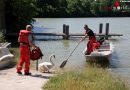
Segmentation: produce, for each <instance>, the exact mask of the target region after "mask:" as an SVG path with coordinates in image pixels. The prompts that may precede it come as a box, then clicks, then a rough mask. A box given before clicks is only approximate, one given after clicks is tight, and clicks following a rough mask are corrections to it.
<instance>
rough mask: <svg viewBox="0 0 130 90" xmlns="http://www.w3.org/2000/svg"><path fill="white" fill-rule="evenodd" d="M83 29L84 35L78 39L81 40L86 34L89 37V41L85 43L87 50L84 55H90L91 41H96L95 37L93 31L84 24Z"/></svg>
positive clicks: (91, 50)
mask: <svg viewBox="0 0 130 90" xmlns="http://www.w3.org/2000/svg"><path fill="white" fill-rule="evenodd" d="M84 30H85V36H84V37H83V38H81V40H80V41H83V40H84V39H85V38H86V37H87V36H88V37H89V41H88V43H87V51H85V54H86V55H90V54H91V52H93V43H94V42H96V37H95V34H94V32H93V31H92V30H91V29H90V28H88V25H86V24H85V25H84Z"/></svg>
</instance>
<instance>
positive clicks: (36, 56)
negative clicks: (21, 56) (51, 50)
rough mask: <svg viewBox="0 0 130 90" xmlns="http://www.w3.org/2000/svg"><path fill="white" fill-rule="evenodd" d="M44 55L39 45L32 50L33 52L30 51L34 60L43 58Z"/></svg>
mask: <svg viewBox="0 0 130 90" xmlns="http://www.w3.org/2000/svg"><path fill="white" fill-rule="evenodd" d="M42 56H43V54H42V52H41V50H40V48H39V47H38V48H34V49H33V50H32V51H31V53H30V58H31V60H33V61H34V60H38V59H40V58H42Z"/></svg>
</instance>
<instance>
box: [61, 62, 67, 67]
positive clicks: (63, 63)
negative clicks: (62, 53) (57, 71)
mask: <svg viewBox="0 0 130 90" xmlns="http://www.w3.org/2000/svg"><path fill="white" fill-rule="evenodd" d="M66 63H67V60H65V61H63V62H62V64H61V65H60V68H63V67H64V66H65V65H66Z"/></svg>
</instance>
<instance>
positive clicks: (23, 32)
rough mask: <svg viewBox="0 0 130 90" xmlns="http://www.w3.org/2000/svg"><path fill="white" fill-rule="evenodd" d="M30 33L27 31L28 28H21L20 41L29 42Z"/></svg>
mask: <svg viewBox="0 0 130 90" xmlns="http://www.w3.org/2000/svg"><path fill="white" fill-rule="evenodd" d="M29 34H31V32H30V31H27V30H20V33H19V42H20V43H27V44H28V43H29V39H28V36H29Z"/></svg>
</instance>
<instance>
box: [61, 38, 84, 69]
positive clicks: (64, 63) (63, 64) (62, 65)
mask: <svg viewBox="0 0 130 90" xmlns="http://www.w3.org/2000/svg"><path fill="white" fill-rule="evenodd" d="M84 39H85V37H84V38H83V39H82V40H84ZM82 40H80V41H79V42H78V44H77V45H76V47H75V48H74V50H73V51H72V52H71V53H70V55H69V56H68V58H67V59H66V60H65V61H63V62H62V64H61V65H60V68H63V67H64V66H65V65H66V63H67V61H68V60H69V58H70V56H71V55H72V54H73V52H74V51H75V50H76V48H77V47H78V45H79V44H80V43H81V42H82Z"/></svg>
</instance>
